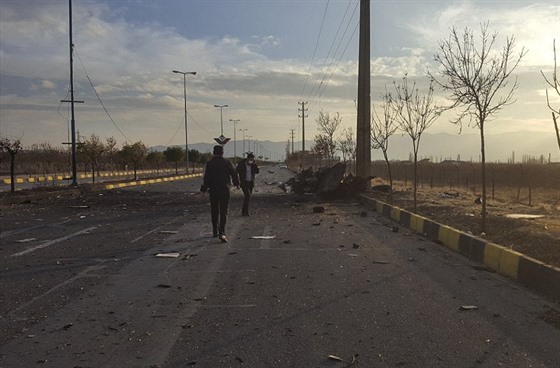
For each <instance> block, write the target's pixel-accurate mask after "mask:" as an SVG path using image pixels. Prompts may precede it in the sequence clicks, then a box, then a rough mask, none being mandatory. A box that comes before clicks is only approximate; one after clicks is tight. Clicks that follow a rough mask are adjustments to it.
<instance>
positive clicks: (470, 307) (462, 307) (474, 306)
mask: <svg viewBox="0 0 560 368" xmlns="http://www.w3.org/2000/svg"><path fill="white" fill-rule="evenodd" d="M459 310H462V311H470V310H478V307H477V306H476V305H462V306H461V308H459Z"/></svg>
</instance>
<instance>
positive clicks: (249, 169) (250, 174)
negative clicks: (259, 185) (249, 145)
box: [237, 152, 259, 216]
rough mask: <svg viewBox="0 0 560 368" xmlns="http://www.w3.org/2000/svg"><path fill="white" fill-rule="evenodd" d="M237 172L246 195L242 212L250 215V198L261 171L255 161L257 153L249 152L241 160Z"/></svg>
mask: <svg viewBox="0 0 560 368" xmlns="http://www.w3.org/2000/svg"><path fill="white" fill-rule="evenodd" d="M237 173H238V174H239V181H240V182H241V190H243V195H244V196H245V199H244V200H243V209H242V211H241V214H242V215H243V216H249V199H250V198H251V193H253V188H254V187H255V174H258V173H259V167H258V166H257V163H256V162H255V155H253V154H252V153H250V152H249V153H248V154H247V158H245V159H243V160H241V162H239V164H238V165H237Z"/></svg>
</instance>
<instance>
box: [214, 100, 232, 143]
mask: <svg viewBox="0 0 560 368" xmlns="http://www.w3.org/2000/svg"><path fill="white" fill-rule="evenodd" d="M214 107H219V108H220V127H221V136H223V135H224V115H223V111H224V107H229V106H228V105H214Z"/></svg>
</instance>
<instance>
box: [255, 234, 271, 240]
mask: <svg viewBox="0 0 560 368" xmlns="http://www.w3.org/2000/svg"><path fill="white" fill-rule="evenodd" d="M275 238H276V235H256V236H252V237H251V239H265V240H269V239H275Z"/></svg>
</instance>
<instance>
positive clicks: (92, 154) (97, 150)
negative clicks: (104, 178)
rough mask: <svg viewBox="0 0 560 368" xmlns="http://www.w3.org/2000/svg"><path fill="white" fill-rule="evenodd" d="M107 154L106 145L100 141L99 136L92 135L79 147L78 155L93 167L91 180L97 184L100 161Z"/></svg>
mask: <svg viewBox="0 0 560 368" xmlns="http://www.w3.org/2000/svg"><path fill="white" fill-rule="evenodd" d="M103 152H105V145H104V144H103V142H101V140H100V139H99V136H97V135H95V134H92V135H91V136H90V137H89V138H88V139H86V140H85V141H84V142H82V144H80V145H78V154H79V155H81V156H82V159H83V160H84V161H85V162H87V163H89V164H90V165H91V178H92V182H93V184H95V172H96V171H97V173H98V174H99V159H100V158H101V156H102V155H103Z"/></svg>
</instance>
